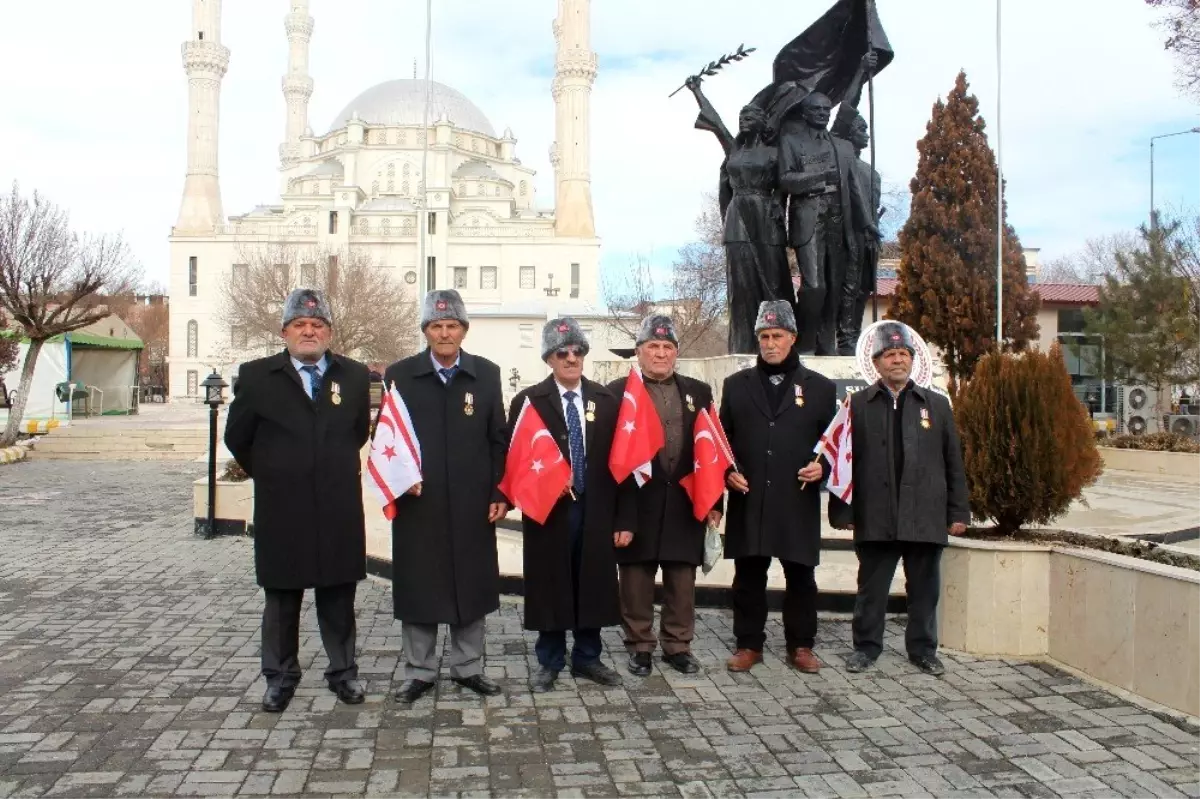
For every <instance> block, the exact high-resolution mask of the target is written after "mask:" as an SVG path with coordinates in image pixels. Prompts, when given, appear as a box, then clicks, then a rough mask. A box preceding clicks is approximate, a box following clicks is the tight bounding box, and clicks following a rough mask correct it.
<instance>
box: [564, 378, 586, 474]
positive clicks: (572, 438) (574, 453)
mask: <svg viewBox="0 0 1200 799" xmlns="http://www.w3.org/2000/svg"><path fill="white" fill-rule="evenodd" d="M576 396H578V395H577V394H576V393H575V392H574V391H567V392H565V393H564V394H563V397H565V398H566V400H567V440H568V441H569V442H570V444H571V480H572V482H573V483H574V484H575V494H576V495H580V494H583V489H584V486H585V485H586V483H585V482H584V481H585V480H586V479H587V454H586V453H585V452H584V450H583V424H582V423H581V422H580V421H579V409H578V408H576V407H575V397H576Z"/></svg>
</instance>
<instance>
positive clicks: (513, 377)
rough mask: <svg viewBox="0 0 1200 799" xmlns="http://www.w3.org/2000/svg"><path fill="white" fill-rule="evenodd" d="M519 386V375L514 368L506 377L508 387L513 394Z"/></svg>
mask: <svg viewBox="0 0 1200 799" xmlns="http://www.w3.org/2000/svg"><path fill="white" fill-rule="evenodd" d="M519 385H521V373H520V372H518V371H517V368H516V367H515V366H514V367H513V370H512V372H510V373H509V375H508V387H509V388H511V389H512V390H513V392H514V393H515V392H516V390H517V386H519Z"/></svg>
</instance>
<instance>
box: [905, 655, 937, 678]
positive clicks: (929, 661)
mask: <svg viewBox="0 0 1200 799" xmlns="http://www.w3.org/2000/svg"><path fill="white" fill-rule="evenodd" d="M908 662H909V663H911V664H913V665H914V666H916V667H917V668H918V669H920V670H921V671H923V672H925V673H926V674H932V675H933V676H934V677H941V676H942V675H943V674H945V673H946V667H945V666H943V665H942V661H941V660H940V659H939V658H938V656H937V655H909V656H908Z"/></svg>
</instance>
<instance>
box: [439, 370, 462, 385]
mask: <svg viewBox="0 0 1200 799" xmlns="http://www.w3.org/2000/svg"><path fill="white" fill-rule="evenodd" d="M457 373H458V367H457V366H449V367H445V368H442V369H438V374H440V375H441V376H442V382H444V383H445V384H446V385H450V381H451V380H453V379H454V375H455V374H457Z"/></svg>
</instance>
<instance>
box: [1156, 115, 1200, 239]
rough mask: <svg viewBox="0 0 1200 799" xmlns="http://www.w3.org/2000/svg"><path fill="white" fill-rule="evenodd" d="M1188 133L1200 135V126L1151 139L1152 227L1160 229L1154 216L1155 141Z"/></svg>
mask: <svg viewBox="0 0 1200 799" xmlns="http://www.w3.org/2000/svg"><path fill="white" fill-rule="evenodd" d="M1188 133H1200V126H1197V127H1194V128H1188V129H1187V130H1177V131H1175V132H1174V133H1160V134H1159V135H1157V136H1151V137H1150V227H1151V228H1155V227H1158V219H1157V218H1156V217H1155V215H1154V141H1155V139H1169V138H1171V137H1172V136H1183V135H1186V134H1188Z"/></svg>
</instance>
